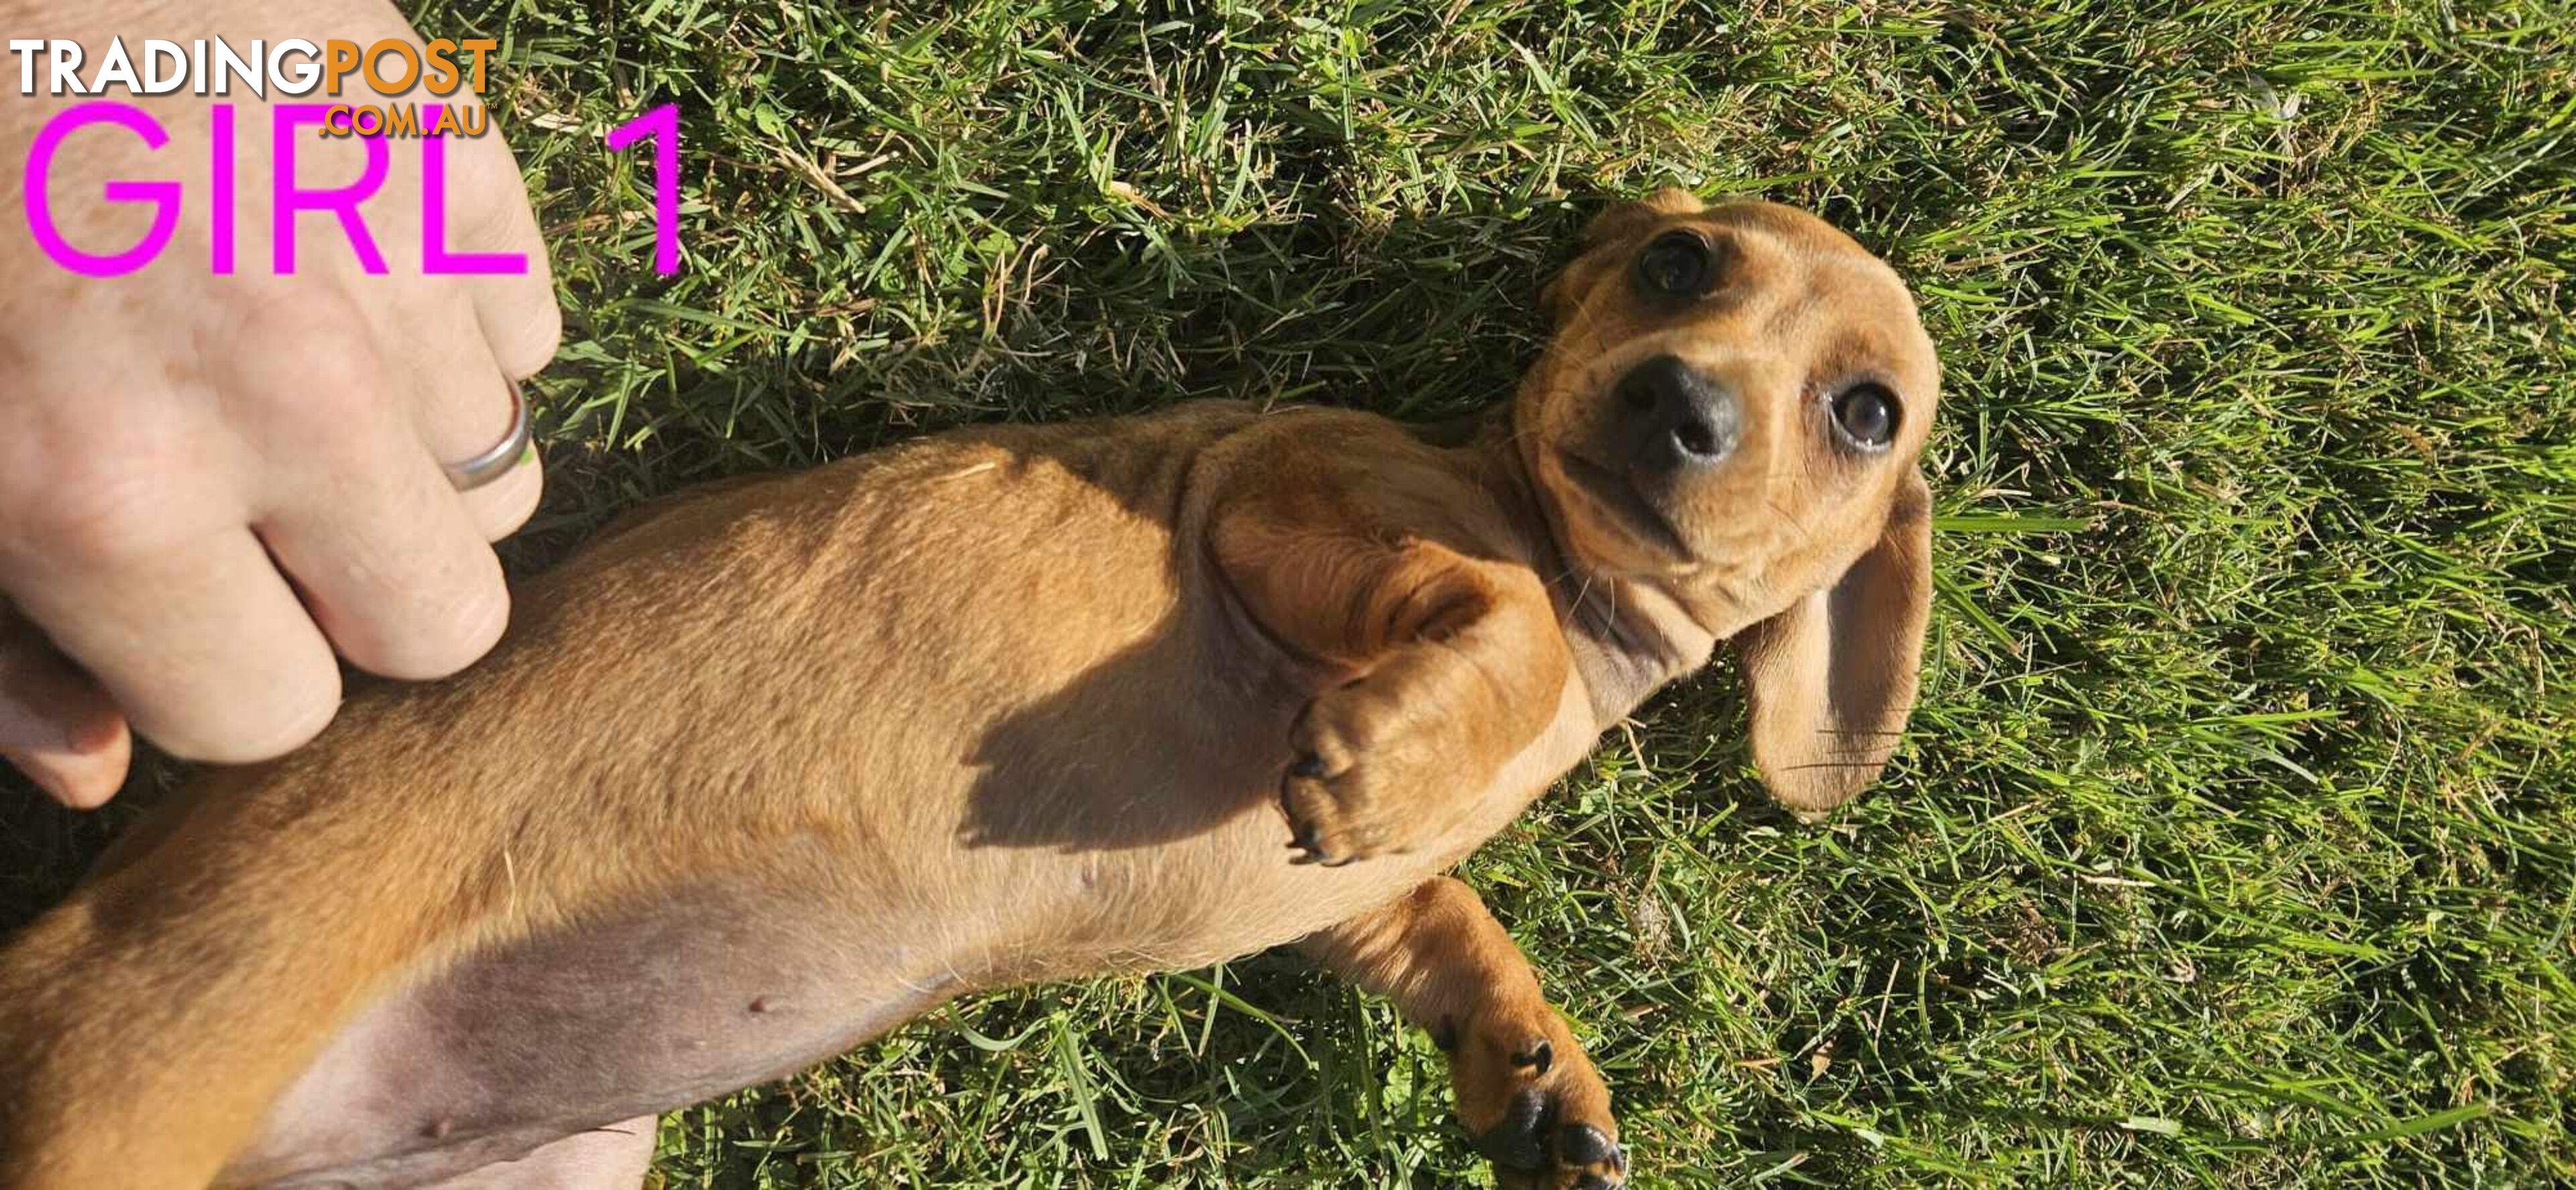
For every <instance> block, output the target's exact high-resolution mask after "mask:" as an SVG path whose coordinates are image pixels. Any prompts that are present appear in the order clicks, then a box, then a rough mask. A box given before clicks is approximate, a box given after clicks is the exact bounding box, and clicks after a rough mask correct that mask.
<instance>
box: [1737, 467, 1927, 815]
mask: <svg viewBox="0 0 2576 1190" xmlns="http://www.w3.org/2000/svg"><path fill="white" fill-rule="evenodd" d="M1931 611H1932V495H1931V491H1930V489H1928V488H1926V487H1925V486H1924V483H1923V476H1922V473H1921V472H1919V471H1913V470H1909V471H1907V472H1906V475H1905V478H1904V479H1902V480H1900V481H1899V482H1898V484H1897V488H1896V494H1895V498H1894V499H1893V500H1892V501H1891V502H1890V504H1889V507H1888V514H1887V525H1886V527H1885V528H1884V529H1883V530H1881V531H1880V533H1879V538H1878V543H1877V544H1876V545H1873V546H1871V547H1870V549H1869V551H1868V552H1867V553H1864V554H1862V555H1861V556H1860V559H1859V560H1858V561H1855V562H1853V563H1852V564H1851V569H1849V570H1846V571H1844V572H1843V576H1842V578H1841V579H1840V580H1839V581H1837V582H1836V583H1834V585H1832V586H1830V587H1827V588H1825V589H1823V590H1821V591H1817V592H1814V593H1813V594H1810V595H1808V596H1806V597H1805V598H1803V599H1800V600H1799V601H1798V602H1796V603H1793V604H1791V605H1789V608H1788V610H1786V611H1783V612H1781V613H1780V614H1778V615H1775V616H1773V617H1771V618H1770V619H1767V620H1764V621H1762V622H1760V623H1758V624H1755V625H1753V626H1752V627H1749V628H1746V629H1745V630H1744V631H1742V632H1740V633H1737V634H1736V637H1735V647H1736V651H1737V653H1738V655H1739V656H1740V657H1741V659H1742V663H1743V670H1744V681H1745V686H1746V693H1747V695H1748V701H1749V702H1750V703H1751V704H1752V716H1751V718H1752V727H1753V760H1754V763H1756V764H1758V765H1760V766H1761V767H1762V777H1763V782H1764V783H1765V784H1766V785H1768V786H1769V787H1770V790H1771V796H1772V797H1773V798H1774V799H1776V800H1778V801H1779V802H1780V803H1781V804H1782V805H1785V806H1787V807H1788V808H1789V809H1790V810H1791V811H1793V812H1795V813H1796V814H1797V815H1798V816H1799V817H1801V818H1814V817H1817V816H1820V815H1822V814H1823V813H1824V812H1825V811H1827V810H1831V809H1833V808H1834V807H1836V806H1839V805H1841V804H1843V803H1844V802H1846V801H1849V800H1851V798H1852V796H1853V795H1855V794H1857V793H1859V792H1860V791H1861V790H1862V789H1864V788H1866V787H1867V786H1868V785H1869V783H1870V782H1871V781H1873V780H1875V779H1876V778H1877V777H1878V770H1879V768H1880V766H1882V765H1884V764H1886V763H1887V758H1888V756H1889V755H1890V754H1891V753H1893V752H1895V751H1896V742H1897V737H1898V734H1899V733H1900V732H1901V731H1903V729H1904V727H1905V717H1906V716H1907V715H1908V714H1909V713H1911V712H1912V711H1913V709H1914V690H1915V685H1916V683H1917V681H1918V679H1919V677H1920V674H1919V672H1918V671H1920V670H1921V668H1922V665H1923V633H1924V628H1925V626H1926V624H1927V623H1929V621H1930V619H1931Z"/></svg>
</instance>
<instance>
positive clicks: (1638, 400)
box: [1617, 355, 1742, 467]
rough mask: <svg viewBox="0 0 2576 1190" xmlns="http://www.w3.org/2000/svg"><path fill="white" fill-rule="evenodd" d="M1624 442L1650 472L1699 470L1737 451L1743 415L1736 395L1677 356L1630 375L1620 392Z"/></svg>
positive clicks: (1621, 382)
mask: <svg viewBox="0 0 2576 1190" xmlns="http://www.w3.org/2000/svg"><path fill="white" fill-rule="evenodd" d="M1617 393H1618V397H1619V410H1620V412H1619V416H1620V422H1621V425H1622V429H1623V430H1624V431H1625V432H1624V433H1623V434H1621V437H1622V438H1624V439H1626V440H1627V442H1628V443H1630V444H1631V446H1632V448H1633V450H1634V451H1635V453H1634V454H1632V455H1631V456H1630V457H1631V458H1633V459H1635V460H1636V461H1637V462H1639V463H1642V464H1645V465H1646V466H1649V467H1699V466H1706V465H1707V464H1710V463H1715V462H1718V461H1720V460H1723V459H1724V458H1726V456H1727V455H1729V454H1731V453H1733V452H1734V450H1735V436H1736V431H1737V430H1738V429H1739V428H1740V423H1741V421H1742V412H1741V410H1740V409H1739V407H1738V406H1737V404H1736V400H1735V394H1734V393H1733V392H1732V391H1730V390H1729V389H1728V388H1727V387H1726V386H1725V385H1724V384H1722V383H1719V381H1718V380H1717V378H1716V377H1713V376H1710V375H1709V374H1708V373H1706V372H1702V371H1700V370H1698V369H1696V368H1693V367H1691V366H1690V365H1689V364H1686V363H1683V362H1682V361H1681V359H1680V358H1679V357H1677V356H1670V355H1659V356H1656V357H1655V358H1653V359H1650V360H1647V361H1646V362H1644V363H1642V364H1639V365H1637V366H1636V367H1634V368H1631V369H1629V370H1628V374H1627V375H1625V376H1622V377H1620V378H1619V384H1618V388H1617Z"/></svg>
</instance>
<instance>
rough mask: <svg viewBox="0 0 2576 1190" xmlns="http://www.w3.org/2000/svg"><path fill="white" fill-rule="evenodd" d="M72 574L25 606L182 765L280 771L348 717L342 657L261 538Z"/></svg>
mask: <svg viewBox="0 0 2576 1190" xmlns="http://www.w3.org/2000/svg"><path fill="white" fill-rule="evenodd" d="M71 563H72V564H71V565H69V566H62V567H54V568H50V569H48V570H47V571H45V572H43V573H40V574H34V575H30V576H26V578H25V579H24V580H22V581H19V582H17V583H15V584H14V586H13V589H14V590H15V591H16V592H17V596H18V600H19V603H20V606H21V607H22V608H23V610H24V611H25V612H26V614H27V617H28V618H29V619H30V620H33V621H34V622H35V623H36V624H37V625H38V626H39V627H41V628H42V629H43V630H44V631H45V633H46V634H47V635H48V636H50V637H52V638H53V640H54V643H55V644H56V645H58V646H60V647H61V649H62V651H63V652H64V653H66V654H69V655H70V656H71V657H72V658H73V659H75V660H76V661H78V662H79V663H80V664H81V665H82V666H83V667H85V668H87V669H88V671H89V672H90V674H91V675H93V676H94V677H95V678H96V680H97V682H98V684H99V685H100V686H101V687H103V688H104V689H105V690H106V692H107V696H108V698H109V699H110V700H112V701H113V702H114V704H115V705H117V706H119V707H122V708H124V711H125V715H126V718H127V719H128V720H129V721H131V722H132V724H133V727H134V730H135V731H138V732H140V733H142V734H143V735H145V736H147V737H149V738H151V739H152V740H153V741H154V742H156V743H158V744H160V745H161V746H162V747H163V748H165V749H167V750H168V751H170V752H171V753H173V754H175V755H178V756H180V757H182V758H185V759H189V760H203V761H213V762H217V763H223V764H244V763H249V762H251V761H257V760H266V759H268V758H270V757H273V756H276V755H279V754H281V753H284V752H286V751H289V750H291V749H293V748H294V747H296V746H297V745H300V744H302V743H304V742H305V741H306V740H309V739H311V738H313V736H314V735H315V734H317V733H319V732H320V731H321V730H322V728H323V726H324V725H325V724H328V723H329V722H330V721H331V716H332V714H333V712H334V711H336V710H337V709H338V707H339V703H340V669H339V665H338V663H337V662H335V661H334V660H333V659H332V656H331V647H330V645H329V644H328V643H326V642H325V641H324V640H323V639H322V634H321V633H320V632H317V631H315V630H314V626H313V621H312V619H311V617H309V616H307V615H306V614H305V611H304V607H303V605H302V604H301V603H299V602H298V601H297V600H296V598H295V592H294V591H293V590H291V589H289V588H288V586H287V585H286V580H285V579H284V578H283V577H281V576H280V575H279V574H278V573H277V568H276V566H275V565H274V564H272V563H271V562H270V561H269V557H268V554H267V552H266V551H265V550H262V549H261V548H260V545H259V542H258V540H257V539H255V538H253V537H252V536H251V535H250V533H249V532H248V531H246V530H233V531H229V532H225V533H222V534H218V535H215V536H211V537H202V538H197V539H193V540H188V541H183V542H171V543H160V544H156V545H154V546H152V547H151V548H139V547H138V548H131V549H92V550H90V551H89V552H87V553H86V554H84V555H82V556H80V557H77V558H74V559H71Z"/></svg>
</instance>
